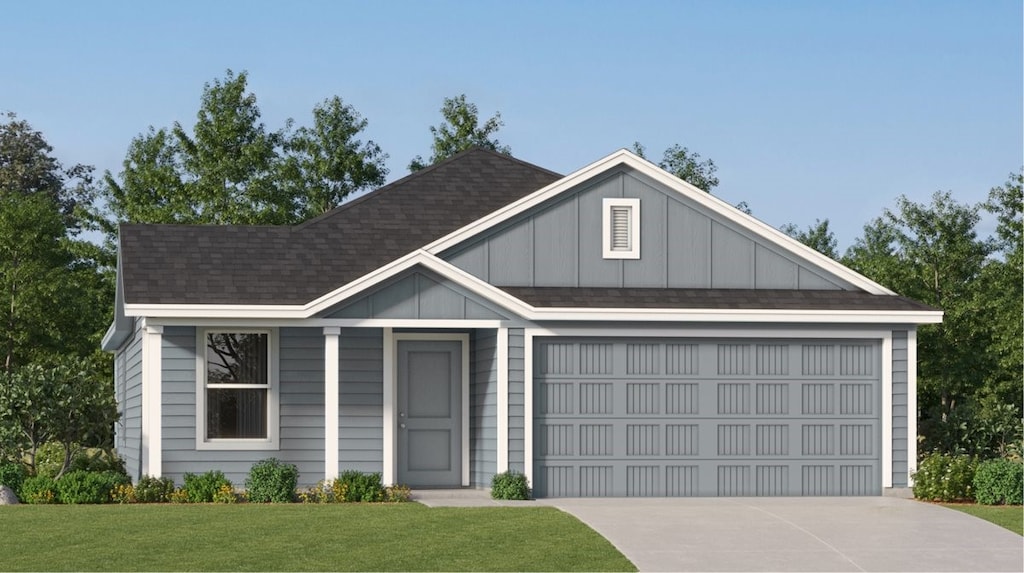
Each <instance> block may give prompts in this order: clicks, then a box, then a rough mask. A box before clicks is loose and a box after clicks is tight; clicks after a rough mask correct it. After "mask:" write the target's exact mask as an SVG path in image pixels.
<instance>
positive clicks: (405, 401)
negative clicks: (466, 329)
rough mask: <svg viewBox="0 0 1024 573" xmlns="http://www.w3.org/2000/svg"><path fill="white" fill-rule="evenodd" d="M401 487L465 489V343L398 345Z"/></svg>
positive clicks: (407, 342)
mask: <svg viewBox="0 0 1024 573" xmlns="http://www.w3.org/2000/svg"><path fill="white" fill-rule="evenodd" d="M397 354H398V368H397V370H398V418H397V422H398V482H399V483H402V484H405V485H409V486H414V487H424V486H427V487H459V486H460V485H462V432H461V430H462V415H461V413H462V342H461V341H458V340H399V341H398V353H397Z"/></svg>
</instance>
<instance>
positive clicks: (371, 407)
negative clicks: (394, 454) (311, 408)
mask: <svg viewBox="0 0 1024 573" xmlns="http://www.w3.org/2000/svg"><path fill="white" fill-rule="evenodd" d="M340 345H341V348H340V350H339V372H338V377H339V392H340V395H339V400H338V411H339V420H338V439H339V443H338V460H339V465H340V469H341V470H342V471H345V470H358V471H361V472H381V471H383V469H384V461H383V459H384V429H383V428H384V371H383V367H382V365H383V360H384V335H383V331H382V330H381V329H379V328H343V329H342V330H341V337H340ZM321 419H322V418H321Z"/></svg>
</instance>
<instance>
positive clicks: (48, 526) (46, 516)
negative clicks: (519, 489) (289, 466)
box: [0, 503, 636, 571]
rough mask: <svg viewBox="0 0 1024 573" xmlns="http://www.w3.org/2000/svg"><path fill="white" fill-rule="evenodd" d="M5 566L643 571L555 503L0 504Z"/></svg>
mask: <svg viewBox="0 0 1024 573" xmlns="http://www.w3.org/2000/svg"><path fill="white" fill-rule="evenodd" d="M0 523H2V524H3V527H2V529H3V535H2V537H3V540H4V542H3V545H4V550H3V551H2V552H0V571H26V570H32V571H72V570H74V571H128V570H131V571H635V570H636V568H635V567H633V565H632V564H631V563H630V562H629V561H628V560H627V559H626V558H625V557H623V556H622V554H621V553H619V552H618V551H617V550H616V549H615V548H614V547H613V546H612V545H611V544H610V543H608V541H606V540H605V539H604V538H602V537H601V536H600V535H598V534H597V533H595V532H594V531H592V530H591V529H589V528H588V527H586V526H585V525H583V524H582V523H581V522H580V521H578V520H577V519H576V518H574V517H572V516H570V515H568V514H565V513H562V512H560V511H558V510H556V509H554V508H548V507H537V508H518V507H517V508H501V507H495V508H433V509H428V508H426V507H424V506H422V505H420V504H417V503H404V504H393V505H391V504H385V505H378V504H373V505H364V504H330V505H302V504H287V505H257V504H243V505H208V504H198V505H172V504H159V505H155V504H154V505H103V506H84V505H82V506H31V505H28V506H25V505H23V506H13V507H3V508H0Z"/></svg>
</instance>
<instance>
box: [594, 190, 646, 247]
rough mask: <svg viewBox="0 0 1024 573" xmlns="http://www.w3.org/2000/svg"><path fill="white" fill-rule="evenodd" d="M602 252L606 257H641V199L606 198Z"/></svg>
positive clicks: (603, 216) (602, 217)
mask: <svg viewBox="0 0 1024 573" xmlns="http://www.w3.org/2000/svg"><path fill="white" fill-rule="evenodd" d="M602 208H603V209H604V212H603V213H602V216H601V223H602V225H601V227H602V229H601V231H602V235H603V237H602V241H601V243H602V245H601V246H602V249H601V250H602V252H603V255H604V258H606V259H639V258H640V200H639V199H612V198H610V199H604V200H603V201H602Z"/></svg>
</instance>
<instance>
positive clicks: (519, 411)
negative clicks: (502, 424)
mask: <svg viewBox="0 0 1024 573" xmlns="http://www.w3.org/2000/svg"><path fill="white" fill-rule="evenodd" d="M525 339H526V337H525V336H524V334H523V329H521V328H510V329H508V469H510V470H515V471H518V472H524V471H526V464H525V461H524V460H525V459H526V458H525V451H526V448H525V446H524V444H525V441H526V433H525V430H524V428H526V410H525V404H526V398H525V389H526V375H525V370H524V360H525V353H524V346H525V344H524V341H525Z"/></svg>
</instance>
